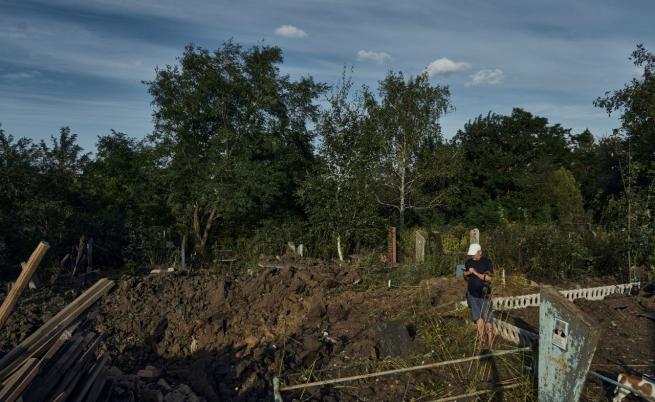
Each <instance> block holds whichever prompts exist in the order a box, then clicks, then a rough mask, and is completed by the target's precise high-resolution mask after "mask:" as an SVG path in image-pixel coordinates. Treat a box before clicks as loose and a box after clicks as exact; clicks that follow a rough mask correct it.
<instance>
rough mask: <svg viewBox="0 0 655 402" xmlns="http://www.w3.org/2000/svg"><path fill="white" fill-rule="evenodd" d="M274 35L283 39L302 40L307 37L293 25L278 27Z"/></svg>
mask: <svg viewBox="0 0 655 402" xmlns="http://www.w3.org/2000/svg"><path fill="white" fill-rule="evenodd" d="M275 34H276V35H277V36H282V37H284V38H304V37H306V36H307V33H306V32H305V31H303V30H302V29H300V28H298V27H294V26H293V25H282V26H279V27H277V28H275Z"/></svg>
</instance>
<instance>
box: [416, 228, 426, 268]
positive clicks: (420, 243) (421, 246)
mask: <svg viewBox="0 0 655 402" xmlns="http://www.w3.org/2000/svg"><path fill="white" fill-rule="evenodd" d="M416 262H419V263H420V262H425V237H423V235H422V234H420V233H419V232H418V231H416Z"/></svg>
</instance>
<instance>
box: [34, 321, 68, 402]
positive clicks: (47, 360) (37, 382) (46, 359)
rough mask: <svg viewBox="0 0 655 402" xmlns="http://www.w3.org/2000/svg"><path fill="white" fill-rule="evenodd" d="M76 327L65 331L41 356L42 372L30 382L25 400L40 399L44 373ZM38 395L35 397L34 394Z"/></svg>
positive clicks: (40, 366)
mask: <svg viewBox="0 0 655 402" xmlns="http://www.w3.org/2000/svg"><path fill="white" fill-rule="evenodd" d="M73 330H74V328H69V329H67V330H66V331H64V333H62V334H61V335H60V336H59V338H58V339H57V341H56V342H55V343H54V344H53V345H52V346H51V347H50V348H49V349H48V351H47V352H46V353H45V355H44V356H43V357H42V358H41V361H40V362H39V369H40V373H39V376H37V377H36V379H34V380H33V381H32V382H31V383H30V384H29V387H28V388H27V389H26V390H25V392H24V393H23V399H24V402H29V401H31V400H35V401H38V400H39V399H40V398H39V396H38V395H39V392H40V391H39V389H40V388H41V387H42V386H43V382H44V374H45V373H47V371H48V370H49V369H50V367H51V365H52V361H51V360H52V359H53V358H54V357H55V355H56V354H57V352H59V351H60V350H61V349H62V348H63V346H64V345H65V344H66V342H67V341H68V340H69V339H70V338H71V336H72V331H73ZM35 394H36V395H37V396H36V397H34V396H33V395H35Z"/></svg>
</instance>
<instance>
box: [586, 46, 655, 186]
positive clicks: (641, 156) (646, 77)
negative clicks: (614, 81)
mask: <svg viewBox="0 0 655 402" xmlns="http://www.w3.org/2000/svg"><path fill="white" fill-rule="evenodd" d="M630 60H632V62H633V63H634V65H635V67H637V68H640V69H641V70H642V71H643V72H642V75H641V77H639V78H633V79H632V80H630V82H629V83H627V84H626V85H625V86H624V87H623V89H619V90H616V91H608V92H606V93H605V97H602V98H598V99H596V101H595V102H594V104H595V105H596V106H598V107H601V108H603V109H605V110H606V111H607V113H608V114H611V113H614V112H619V113H620V114H621V115H620V119H621V128H620V129H619V130H616V132H617V134H622V135H624V136H625V137H626V139H627V140H629V141H630V143H631V145H632V147H633V150H634V157H635V160H634V163H635V164H637V165H638V166H637V168H638V169H639V170H640V173H641V174H640V175H639V179H640V182H641V183H642V184H645V183H648V182H649V181H650V180H649V178H648V177H644V176H650V177H652V175H653V172H655V158H653V155H655V55H654V54H653V53H651V52H649V51H648V50H647V49H646V48H645V47H644V45H643V44H640V45H637V48H636V49H635V50H634V51H633V52H632V55H631V56H630ZM642 175H644V176H642Z"/></svg>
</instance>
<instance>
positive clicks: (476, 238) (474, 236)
mask: <svg viewBox="0 0 655 402" xmlns="http://www.w3.org/2000/svg"><path fill="white" fill-rule="evenodd" d="M473 243H476V244H480V231H479V230H478V229H477V228H476V229H473V230H471V232H470V234H469V244H473Z"/></svg>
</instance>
